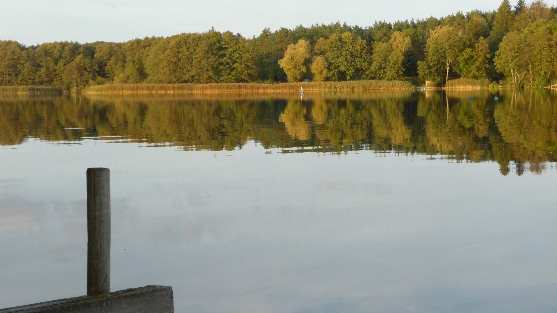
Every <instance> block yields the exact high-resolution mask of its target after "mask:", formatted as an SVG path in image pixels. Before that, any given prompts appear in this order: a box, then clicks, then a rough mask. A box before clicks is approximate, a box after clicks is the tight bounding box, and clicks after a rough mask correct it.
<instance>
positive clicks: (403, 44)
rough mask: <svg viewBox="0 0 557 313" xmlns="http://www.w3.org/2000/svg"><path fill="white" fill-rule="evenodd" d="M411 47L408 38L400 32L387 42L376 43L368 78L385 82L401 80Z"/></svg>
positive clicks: (392, 35)
mask: <svg viewBox="0 0 557 313" xmlns="http://www.w3.org/2000/svg"><path fill="white" fill-rule="evenodd" d="M411 45H412V43H411V39H410V36H408V35H407V34H404V33H402V32H400V31H396V32H394V33H392V34H391V37H390V39H389V41H388V42H376V43H375V44H374V45H373V55H372V58H371V66H370V69H369V74H368V76H369V77H371V78H376V79H386V80H396V79H403V78H404V72H405V64H406V58H407V56H408V52H409V49H410V48H411Z"/></svg>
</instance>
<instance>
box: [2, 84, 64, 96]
mask: <svg viewBox="0 0 557 313" xmlns="http://www.w3.org/2000/svg"><path fill="white" fill-rule="evenodd" d="M63 94H64V92H63V91H62V89H61V88H58V87H49V86H0V96H3V97H5V96H31V97H36V96H61V95H63Z"/></svg>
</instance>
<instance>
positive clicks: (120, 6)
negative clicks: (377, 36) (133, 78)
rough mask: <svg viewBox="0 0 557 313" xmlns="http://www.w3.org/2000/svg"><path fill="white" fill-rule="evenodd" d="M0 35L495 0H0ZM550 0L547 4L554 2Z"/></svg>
mask: <svg viewBox="0 0 557 313" xmlns="http://www.w3.org/2000/svg"><path fill="white" fill-rule="evenodd" d="M2 2H3V3H2V9H1V10H0V39H13V40H18V41H20V42H22V43H25V44H35V43H40V42H45V41H61V40H72V41H80V42H89V41H98V40H103V41H125V40H128V39H132V38H138V37H145V36H153V35H157V36H158V35H171V34H176V33H182V32H200V31H206V30H208V29H209V28H210V27H215V28H216V29H217V30H231V31H233V32H239V33H242V34H243V35H246V36H252V35H254V34H257V33H259V32H260V31H261V30H262V29H264V28H265V27H270V28H271V29H276V28H280V27H283V26H284V27H292V26H295V25H300V24H302V25H311V24H315V23H330V22H336V21H341V22H347V23H349V24H353V25H360V26H367V25H370V24H372V23H373V22H374V21H379V20H388V21H394V20H398V19H407V18H424V17H429V16H443V15H446V14H449V13H453V12H456V11H470V10H473V9H482V10H493V9H495V8H497V6H498V5H499V3H500V2H501V0H466V1H447V0H423V1H415V0H390V1H370V0H305V1H301V0H277V1H266V0H196V1H192V0H185V1H184V0H155V1H154V0H95V1H91V0H48V1H47V0H18V1H14V0H2ZM513 2H514V1H513ZM554 2H555V0H551V1H550V3H551V4H554Z"/></svg>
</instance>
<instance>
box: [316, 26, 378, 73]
mask: <svg viewBox="0 0 557 313" xmlns="http://www.w3.org/2000/svg"><path fill="white" fill-rule="evenodd" d="M315 53H316V54H317V55H319V56H323V57H324V58H325V61H326V62H327V65H328V72H329V75H328V77H329V79H331V80H333V81H343V80H357V79H362V77H363V75H364V73H365V71H366V69H367V63H368V62H367V58H368V48H367V44H366V42H365V41H364V40H363V39H361V38H360V37H358V36H357V35H355V34H353V33H350V32H344V33H335V34H333V35H331V36H329V37H327V38H321V39H319V40H318V41H317V43H316V44H315Z"/></svg>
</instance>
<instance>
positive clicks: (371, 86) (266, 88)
mask: <svg viewBox="0 0 557 313" xmlns="http://www.w3.org/2000/svg"><path fill="white" fill-rule="evenodd" d="M415 89H416V86H414V85H413V84H411V83H410V82H406V81H373V80H370V81H347V82H300V83H237V84H222V83H215V84H108V85H97V86H90V87H87V88H85V89H84V90H83V91H82V94H85V95H192V96H218V95H258V96H266V95H268V96H272V95H316V94H327V95H336V94H365V93H369V92H377V91H413V90H415Z"/></svg>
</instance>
